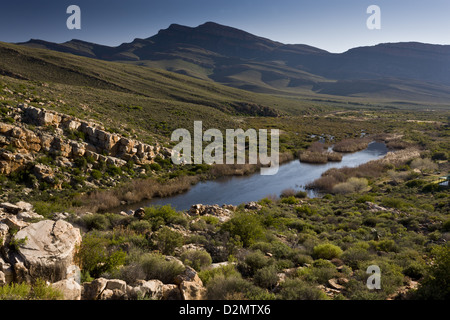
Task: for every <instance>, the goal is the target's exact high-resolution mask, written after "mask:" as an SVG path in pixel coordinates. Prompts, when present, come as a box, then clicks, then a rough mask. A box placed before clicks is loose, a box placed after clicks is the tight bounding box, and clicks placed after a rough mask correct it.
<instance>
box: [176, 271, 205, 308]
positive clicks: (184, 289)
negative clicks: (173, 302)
mask: <svg viewBox="0 0 450 320" xmlns="http://www.w3.org/2000/svg"><path fill="white" fill-rule="evenodd" d="M175 283H176V284H178V286H179V289H180V292H181V297H182V299H183V300H202V299H203V298H204V297H205V294H206V289H205V288H204V287H203V282H202V280H201V279H200V278H199V276H198V274H197V271H195V270H194V269H193V268H191V267H186V269H185V270H184V272H183V273H182V274H180V275H178V276H177V277H176V278H175Z"/></svg>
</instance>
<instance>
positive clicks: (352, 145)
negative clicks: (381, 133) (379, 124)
mask: <svg viewBox="0 0 450 320" xmlns="http://www.w3.org/2000/svg"><path fill="white" fill-rule="evenodd" d="M370 141H371V139H367V138H362V139H345V140H342V141H339V142H338V143H336V144H335V145H334V146H333V151H336V152H356V151H360V150H364V149H366V148H367V147H368V146H369V142H370Z"/></svg>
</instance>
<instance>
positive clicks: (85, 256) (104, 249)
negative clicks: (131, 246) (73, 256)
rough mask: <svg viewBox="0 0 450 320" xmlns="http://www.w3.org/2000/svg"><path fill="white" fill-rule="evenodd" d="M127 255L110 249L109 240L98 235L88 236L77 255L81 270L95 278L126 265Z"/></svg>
mask: <svg viewBox="0 0 450 320" xmlns="http://www.w3.org/2000/svg"><path fill="white" fill-rule="evenodd" d="M125 259H126V253H125V252H123V251H122V250H117V249H115V248H112V247H110V243H109V241H108V239H106V238H103V237H100V236H98V235H96V234H92V233H91V234H87V235H86V236H85V237H84V238H83V241H82V243H81V246H80V249H79V251H78V253H77V260H78V262H79V264H80V265H81V270H82V271H84V272H87V273H88V274H89V275H91V276H92V277H94V278H98V277H100V275H101V274H102V273H105V272H111V271H114V270H115V269H117V268H118V267H119V266H121V265H123V264H124V263H125Z"/></svg>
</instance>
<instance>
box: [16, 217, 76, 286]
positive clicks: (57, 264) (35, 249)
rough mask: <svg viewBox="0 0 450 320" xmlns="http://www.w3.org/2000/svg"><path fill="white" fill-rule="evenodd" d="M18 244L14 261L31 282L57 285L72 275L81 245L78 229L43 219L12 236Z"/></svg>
mask: <svg viewBox="0 0 450 320" xmlns="http://www.w3.org/2000/svg"><path fill="white" fill-rule="evenodd" d="M14 241H16V242H19V243H21V245H20V246H19V250H18V252H17V256H16V261H20V262H21V263H23V265H24V266H25V267H26V268H27V274H28V276H29V277H30V278H32V279H38V278H40V279H44V280H47V281H49V282H52V283H53V282H57V281H60V280H64V279H67V278H73V277H75V276H76V274H75V272H76V270H77V268H76V267H74V265H75V263H74V257H75V253H76V250H77V247H78V246H79V245H80V244H81V234H80V230H79V229H76V228H74V227H73V226H72V225H71V224H70V223H68V222H66V221H64V220H58V221H52V220H43V221H40V222H38V223H33V224H31V225H29V226H28V227H25V228H23V229H21V230H20V231H19V232H17V234H16V235H15V236H14Z"/></svg>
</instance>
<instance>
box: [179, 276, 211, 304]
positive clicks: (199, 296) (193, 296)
mask: <svg viewBox="0 0 450 320" xmlns="http://www.w3.org/2000/svg"><path fill="white" fill-rule="evenodd" d="M180 292H181V298H182V299H183V300H203V299H204V298H205V296H206V289H205V288H204V287H203V285H202V284H200V283H197V282H195V281H183V282H182V283H181V284H180Z"/></svg>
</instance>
